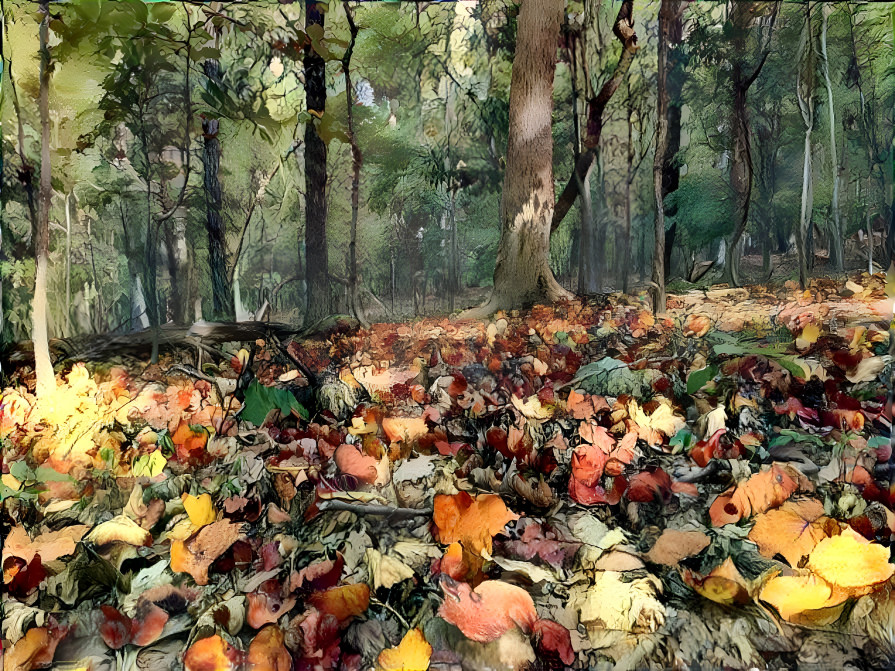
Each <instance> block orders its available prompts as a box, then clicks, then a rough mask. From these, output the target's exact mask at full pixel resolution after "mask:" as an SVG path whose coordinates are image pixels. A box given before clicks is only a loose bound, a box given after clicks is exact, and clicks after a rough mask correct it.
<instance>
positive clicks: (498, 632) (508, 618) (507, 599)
mask: <svg viewBox="0 0 895 671" xmlns="http://www.w3.org/2000/svg"><path fill="white" fill-rule="evenodd" d="M441 589H442V591H443V592H444V602H443V603H442V604H441V607H440V608H439V609H438V616H439V617H441V618H443V619H445V620H447V621H448V622H450V623H451V624H453V625H454V626H456V627H457V628H458V629H459V630H460V631H462V632H463V635H464V636H466V638H469V639H471V640H473V641H478V642H479V643H488V642H490V641H496V640H497V639H498V638H500V637H501V636H503V635H504V634H505V633H507V632H508V631H509V630H510V629H512V628H513V627H519V629H521V630H522V631H523V632H524V633H529V632H530V631H531V630H532V627H533V626H534V623H535V621H537V619H538V614H537V611H536V610H535V605H534V601H532V598H531V595H530V594H529V593H528V592H526V591H525V590H524V589H522V588H521V587H517V586H516V585H511V584H509V583H506V582H503V581H501V580H486V581H484V582H483V583H481V584H480V585H479V586H478V587H476V588H475V589H474V590H473V589H472V588H471V587H470V586H469V584H467V583H465V582H455V581H454V580H451V579H450V578H447V577H442V579H441Z"/></svg>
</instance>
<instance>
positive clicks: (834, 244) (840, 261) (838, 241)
mask: <svg viewBox="0 0 895 671" xmlns="http://www.w3.org/2000/svg"><path fill="white" fill-rule="evenodd" d="M832 10H833V6H832V5H824V6H823V8H822V11H823V25H822V28H821V33H820V34H821V38H820V50H821V55H822V60H823V71H824V81H825V82H826V85H827V106H828V107H829V109H830V154H831V162H832V170H833V202H832V205H831V207H832V208H833V230H832V231H831V232H830V245H829V247H830V257H831V260H832V261H833V267H834V268H835V269H836V270H838V271H840V272H841V271H842V270H843V269H844V268H845V258H844V256H843V250H842V239H843V234H842V220H841V216H840V211H839V161H838V160H837V158H836V112H835V110H834V109H833V85H832V84H831V83H830V61H829V59H828V58H827V24H828V23H829V19H830V13H831V12H832Z"/></svg>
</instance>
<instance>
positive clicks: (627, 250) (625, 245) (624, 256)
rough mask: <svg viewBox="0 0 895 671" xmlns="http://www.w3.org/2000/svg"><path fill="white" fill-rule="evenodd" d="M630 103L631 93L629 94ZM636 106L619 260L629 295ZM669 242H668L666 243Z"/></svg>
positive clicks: (631, 120)
mask: <svg viewBox="0 0 895 671" xmlns="http://www.w3.org/2000/svg"><path fill="white" fill-rule="evenodd" d="M628 96H629V102H630V92H629V93H628ZM633 117H634V106H633V105H632V104H629V106H628V154H627V157H628V163H627V174H626V175H625V223H624V231H623V233H622V253H621V258H620V259H619V264H618V267H619V270H620V271H621V280H622V293H625V294H626V293H628V279H629V278H630V275H631V183H632V182H633V181H634V157H635V153H636V152H635V151H634V118H633ZM666 242H667V241H666Z"/></svg>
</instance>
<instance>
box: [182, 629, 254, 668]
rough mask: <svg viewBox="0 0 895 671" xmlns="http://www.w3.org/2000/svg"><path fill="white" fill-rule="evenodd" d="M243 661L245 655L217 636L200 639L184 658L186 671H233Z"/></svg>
mask: <svg viewBox="0 0 895 671" xmlns="http://www.w3.org/2000/svg"><path fill="white" fill-rule="evenodd" d="M242 660H243V653H242V652H241V651H240V650H238V649H236V648H234V647H233V646H232V645H230V644H229V643H227V641H225V640H224V639H223V638H221V637H220V636H218V635H217V634H215V635H214V636H209V637H208V638H200V639H199V640H198V641H196V642H195V643H193V644H192V645H191V646H190V647H189V649H188V650H187V651H186V654H184V656H183V668H184V671H233V670H234V669H236V668H237V667H238V666H239V665H240V664H241V663H242Z"/></svg>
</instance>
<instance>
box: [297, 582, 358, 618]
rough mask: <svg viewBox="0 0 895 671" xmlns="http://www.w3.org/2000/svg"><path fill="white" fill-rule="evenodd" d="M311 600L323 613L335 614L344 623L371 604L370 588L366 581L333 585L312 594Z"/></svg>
mask: <svg viewBox="0 0 895 671" xmlns="http://www.w3.org/2000/svg"><path fill="white" fill-rule="evenodd" d="M310 602H311V603H312V604H313V605H314V607H315V608H317V610H319V611H320V612H321V613H323V614H324V615H332V616H334V617H335V618H336V619H337V620H338V621H339V623H340V624H343V625H344V624H346V623H347V622H348V620H350V619H351V618H353V617H355V616H356V615H360V614H361V613H363V612H364V611H366V610H367V608H368V607H369V605H370V588H369V586H368V585H366V584H364V583H358V584H356V585H345V586H343V587H333V588H332V589H328V590H326V591H324V592H316V593H315V594H312V595H311V597H310Z"/></svg>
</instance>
